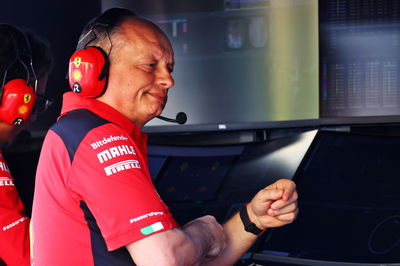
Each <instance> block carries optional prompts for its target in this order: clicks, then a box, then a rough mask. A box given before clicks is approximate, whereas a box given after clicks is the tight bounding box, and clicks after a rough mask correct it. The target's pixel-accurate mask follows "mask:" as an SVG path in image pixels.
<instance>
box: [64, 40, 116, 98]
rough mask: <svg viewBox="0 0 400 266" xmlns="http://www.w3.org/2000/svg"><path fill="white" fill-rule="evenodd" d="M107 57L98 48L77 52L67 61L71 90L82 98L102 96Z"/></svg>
mask: <svg viewBox="0 0 400 266" xmlns="http://www.w3.org/2000/svg"><path fill="white" fill-rule="evenodd" d="M107 79H108V57H107V55H106V54H105V52H104V51H103V50H102V49H101V48H99V47H94V46H90V47H86V48H84V49H80V50H77V51H76V52H75V53H74V54H73V55H72V56H71V58H70V60H69V68H68V80H69V85H70V87H71V89H72V90H73V91H74V92H76V93H79V94H80V95H81V96H84V97H91V98H95V97H98V96H100V95H102V94H103V93H104V91H105V89H106V86H107Z"/></svg>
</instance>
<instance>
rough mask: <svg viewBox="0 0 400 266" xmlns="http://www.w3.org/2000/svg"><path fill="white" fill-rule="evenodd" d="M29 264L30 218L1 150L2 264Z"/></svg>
mask: <svg viewBox="0 0 400 266" xmlns="http://www.w3.org/2000/svg"><path fill="white" fill-rule="evenodd" d="M3 263H5V264H6V265H10V266H22V265H29V219H28V217H26V215H25V210H24V206H23V204H22V201H21V199H20V197H19V195H18V191H17V189H16V187H15V185H14V179H13V178H12V176H11V174H10V170H9V168H8V166H7V163H6V161H5V160H4V157H3V155H2V154H1V151H0V265H3Z"/></svg>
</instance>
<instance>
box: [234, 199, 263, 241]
mask: <svg viewBox="0 0 400 266" xmlns="http://www.w3.org/2000/svg"><path fill="white" fill-rule="evenodd" d="M239 215H240V219H241V220H242V223H243V226H244V230H245V231H247V232H249V233H252V234H254V235H256V236H259V235H261V234H262V233H264V232H265V229H260V228H258V227H257V225H256V224H255V223H253V222H252V221H251V220H250V218H249V214H248V212H247V204H245V205H243V206H242V207H241V208H240V211H239Z"/></svg>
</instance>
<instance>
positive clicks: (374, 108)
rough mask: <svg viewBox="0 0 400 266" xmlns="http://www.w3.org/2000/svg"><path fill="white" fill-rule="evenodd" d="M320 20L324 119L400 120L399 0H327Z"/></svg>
mask: <svg viewBox="0 0 400 266" xmlns="http://www.w3.org/2000/svg"><path fill="white" fill-rule="evenodd" d="M319 18H320V88H321V93H320V104H321V105H320V117H321V118H326V119H329V118H342V119H341V120H339V121H338V122H341V123H343V122H345V121H346V120H343V119H344V118H351V117H352V118H354V117H357V118H359V119H358V120H359V121H360V122H368V121H374V122H379V121H384V120H385V119H386V120H388V119H389V117H391V116H399V115H400V89H399V88H400V79H399V74H400V2H399V1H397V0H365V1H359V0H324V1H319ZM371 117H372V118H371ZM376 117H381V118H382V119H381V120H376ZM362 118H364V119H362ZM373 118H375V119H373ZM396 119H397V121H400V117H397V118H396ZM392 120H393V117H392Z"/></svg>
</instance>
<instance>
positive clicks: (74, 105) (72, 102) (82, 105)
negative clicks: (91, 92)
mask: <svg viewBox="0 0 400 266" xmlns="http://www.w3.org/2000/svg"><path fill="white" fill-rule="evenodd" d="M76 109H87V110H89V111H91V112H93V113H95V114H96V115H98V116H100V117H101V118H104V119H105V120H107V121H110V122H112V123H114V124H116V125H118V126H119V127H121V128H123V129H124V130H125V131H126V132H127V133H128V134H129V135H131V136H132V137H133V138H135V139H140V140H145V139H147V135H146V134H145V133H142V132H141V131H140V129H139V128H138V127H137V126H136V125H135V124H134V123H132V122H131V121H130V120H129V119H128V118H127V117H126V116H124V115H123V114H121V113H120V112H118V111H117V110H116V109H114V108H113V107H111V106H109V105H108V104H105V103H103V102H101V101H98V100H96V99H92V98H87V97H82V96H79V95H77V94H76V93H75V92H72V91H71V92H66V93H64V95H63V105H62V108H61V116H62V115H65V114H66V113H68V112H70V111H72V110H76Z"/></svg>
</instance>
